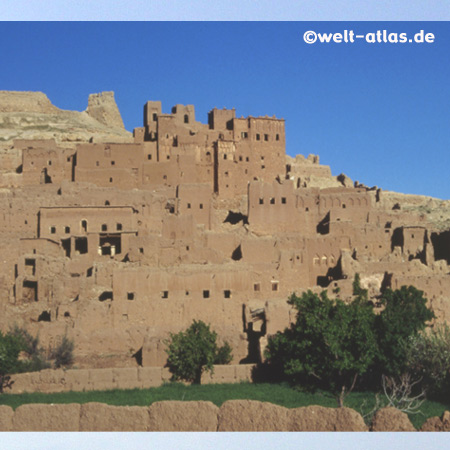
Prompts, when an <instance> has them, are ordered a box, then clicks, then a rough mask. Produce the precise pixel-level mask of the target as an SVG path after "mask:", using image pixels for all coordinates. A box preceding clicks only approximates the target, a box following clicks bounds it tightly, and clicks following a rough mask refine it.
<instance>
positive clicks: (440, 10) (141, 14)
mask: <svg viewBox="0 0 450 450" xmlns="http://www.w3.org/2000/svg"><path fill="white" fill-rule="evenodd" d="M449 16H450V4H449V2H448V0H426V1H423V0H395V1H392V0H364V2H361V0H295V1H293V0H277V1H276V2H274V1H273V0H258V1H256V0H214V1H211V0H189V1H186V0H95V1H92V0H77V1H72V2H68V1H67V0H2V1H1V2H0V17H2V18H3V20H448V18H449Z"/></svg>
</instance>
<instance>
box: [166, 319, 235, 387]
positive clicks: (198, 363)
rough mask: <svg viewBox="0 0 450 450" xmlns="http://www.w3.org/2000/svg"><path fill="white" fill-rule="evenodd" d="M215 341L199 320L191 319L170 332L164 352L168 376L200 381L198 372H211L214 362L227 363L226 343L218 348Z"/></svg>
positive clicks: (229, 352) (207, 326) (176, 378)
mask: <svg viewBox="0 0 450 450" xmlns="http://www.w3.org/2000/svg"><path fill="white" fill-rule="evenodd" d="M216 340H217V333H216V332H214V331H211V330H210V328H209V325H206V324H205V323H204V322H202V321H201V320H199V321H196V320H194V322H193V323H192V325H191V326H190V327H189V328H188V329H187V330H186V331H181V332H179V333H177V334H172V333H171V334H170V339H169V340H168V341H166V344H167V349H166V353H167V354H168V358H167V366H168V367H169V369H170V371H171V372H172V379H173V380H185V381H189V382H193V383H196V384H200V382H201V376H202V373H203V372H204V371H210V372H211V373H213V371H214V364H229V363H230V362H231V359H232V356H231V347H230V345H229V344H228V343H225V344H224V345H223V346H222V347H218V346H217V343H216Z"/></svg>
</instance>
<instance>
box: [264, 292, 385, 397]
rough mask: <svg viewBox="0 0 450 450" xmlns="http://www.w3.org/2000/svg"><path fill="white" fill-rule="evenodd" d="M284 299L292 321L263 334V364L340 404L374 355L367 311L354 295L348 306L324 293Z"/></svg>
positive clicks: (371, 318) (371, 322) (372, 318)
mask: <svg viewBox="0 0 450 450" xmlns="http://www.w3.org/2000/svg"><path fill="white" fill-rule="evenodd" d="M288 303H289V304H291V305H293V306H294V307H295V308H296V309H297V319H296V322H295V323H294V324H292V325H291V326H290V327H289V328H286V329H285V331H284V332H282V333H281V332H278V333H277V334H276V335H274V336H272V337H271V338H269V342H268V346H267V349H266V358H267V359H268V362H269V365H272V366H275V367H276V368H277V369H278V370H279V371H281V373H283V374H284V375H285V377H286V378H287V379H288V380H289V381H291V382H292V383H294V384H297V385H303V386H309V387H320V388H323V389H327V390H329V391H331V392H332V393H334V394H335V395H336V397H337V399H338V403H339V405H340V406H342V405H343V402H344V397H345V395H346V394H347V393H348V392H350V391H351V390H352V389H353V387H354V386H355V383H356V381H357V378H358V376H360V375H362V374H364V373H365V372H366V371H367V370H368V368H369V367H370V365H371V364H372V362H373V361H374V358H375V355H376V351H377V343H376V337H375V334H374V321H375V314H374V312H373V309H372V308H371V306H370V305H369V304H367V302H364V301H362V300H361V299H359V298H357V299H356V300H355V301H354V302H352V303H350V304H346V303H344V302H343V301H341V300H339V299H336V300H331V299H329V298H328V296H327V293H326V291H323V292H322V293H321V294H320V296H319V295H317V294H314V293H313V292H311V291H308V292H306V293H303V295H302V296H301V297H297V296H296V295H295V294H294V295H292V296H291V297H290V298H289V300H288Z"/></svg>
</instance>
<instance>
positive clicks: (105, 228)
mask: <svg viewBox="0 0 450 450" xmlns="http://www.w3.org/2000/svg"><path fill="white" fill-rule="evenodd" d="M102 231H108V225H106V223H104V224H103V225H102Z"/></svg>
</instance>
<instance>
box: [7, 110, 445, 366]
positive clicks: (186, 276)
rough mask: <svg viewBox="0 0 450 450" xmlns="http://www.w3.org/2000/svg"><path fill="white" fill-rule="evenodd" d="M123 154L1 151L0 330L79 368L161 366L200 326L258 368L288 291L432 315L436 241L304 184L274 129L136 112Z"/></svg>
mask: <svg viewBox="0 0 450 450" xmlns="http://www.w3.org/2000/svg"><path fill="white" fill-rule="evenodd" d="M134 141H135V142H134V143H129V144H114V143H110V144H94V143H86V144H80V145H78V146H77V147H76V148H73V149H66V148H59V147H58V145H57V144H56V143H55V142H53V141H15V143H14V147H15V148H16V149H19V150H20V151H21V152H22V164H21V165H20V166H19V167H18V168H17V171H16V172H17V173H16V175H15V178H14V179H15V187H14V188H12V187H9V188H4V189H2V190H1V192H0V230H1V236H2V237H1V239H2V245H1V248H2V254H1V256H2V257H1V258H0V264H1V265H2V269H3V270H2V271H1V273H2V276H1V278H0V293H1V297H0V299H1V304H0V311H1V314H0V316H1V317H3V319H0V326H1V327H3V328H5V327H6V326H7V325H8V324H11V323H13V322H18V321H19V322H22V323H23V324H24V325H25V326H28V327H31V328H32V329H36V330H39V334H40V337H41V340H42V341H43V342H47V343H50V344H51V343H52V342H53V340H54V339H56V336H60V335H62V334H64V333H68V334H69V335H70V336H71V337H73V338H74V339H75V344H76V354H77V357H78V362H79V365H81V366H82V365H83V364H85V365H91V366H95V365H97V366H98V365H102V364H103V365H105V364H110V365H111V364H112V365H127V364H132V363H134V359H132V358H131V356H134V357H135V358H136V359H137V360H138V361H139V363H141V364H144V365H163V364H164V362H165V356H166V355H165V353H164V344H163V340H164V338H166V337H167V336H168V333H169V332H176V331H179V330H181V329H184V328H186V327H187V326H189V325H190V323H191V322H192V320H193V319H197V320H199V319H201V320H204V321H205V322H207V323H210V324H211V326H212V328H213V329H215V330H216V331H217V332H218V334H219V335H220V336H221V338H223V339H226V340H228V341H229V342H230V343H231V344H232V346H233V352H234V359H235V362H239V361H245V362H247V361H257V360H258V359H259V358H260V357H261V353H260V347H261V345H259V344H263V343H264V339H265V338H266V337H267V335H269V334H272V333H275V332H276V331H277V330H282V329H284V327H286V326H287V325H288V324H289V322H290V321H291V320H292V319H293V316H292V314H293V312H292V311H290V310H289V308H288V306H287V304H286V299H287V297H288V296H289V295H290V294H291V293H292V292H297V293H299V292H301V291H302V290H306V289H309V288H316V289H318V288H320V289H321V288H329V290H330V293H331V292H334V293H337V292H338V291H339V295H340V296H341V297H342V298H351V285H352V281H353V276H354V274H355V273H356V272H359V273H361V275H362V279H363V282H366V284H367V286H368V287H369V288H370V290H371V293H372V294H373V295H378V294H379V293H380V290H382V289H385V288H387V287H393V288H396V287H400V286H401V285H402V284H415V285H417V286H418V287H419V288H421V289H423V290H424V291H425V293H426V295H428V296H429V298H430V299H431V300H432V301H433V302H434V304H435V306H436V309H437V310H439V311H441V313H442V315H443V318H445V317H444V316H445V314H446V308H445V301H446V296H447V292H450V290H449V288H450V281H449V277H448V263H449V260H450V251H449V250H450V248H449V243H450V232H438V231H435V230H433V229H432V228H431V227H430V226H429V225H428V224H427V222H426V221H425V218H424V217H420V216H416V215H411V214H405V213H404V212H403V211H402V210H401V209H398V208H394V209H386V208H385V207H384V206H383V202H382V195H383V193H382V192H380V190H377V189H368V188H366V187H353V186H351V187H348V186H344V185H343V184H341V185H339V183H337V184H335V187H328V188H322V189H321V188H319V187H308V183H306V182H305V180H307V179H308V176H309V175H311V174H313V175H315V176H319V177H322V178H327V179H330V180H331V179H332V177H331V173H330V171H329V168H328V167H326V166H321V165H320V164H319V161H318V158H317V157H313V156H310V157H309V158H308V159H307V160H305V159H304V158H303V159H302V158H297V159H296V160H295V161H294V160H292V159H291V160H290V161H288V160H287V158H286V154H285V128H284V121H283V120H279V119H276V118H270V117H248V118H237V117H236V116H235V111H234V109H232V110H227V109H223V110H219V109H213V110H212V111H211V112H210V113H209V115H208V123H207V124H203V123H200V122H197V121H196V120H195V113H194V108H193V107H192V106H182V105H177V106H175V107H174V108H173V109H172V113H171V114H163V113H162V112H161V103H160V102H148V103H147V104H146V105H145V107H144V127H142V128H137V129H135V130H134ZM337 288H339V289H337ZM102 356H104V358H102ZM107 356H108V358H109V359H108V358H107ZM130 361H132V362H130Z"/></svg>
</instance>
